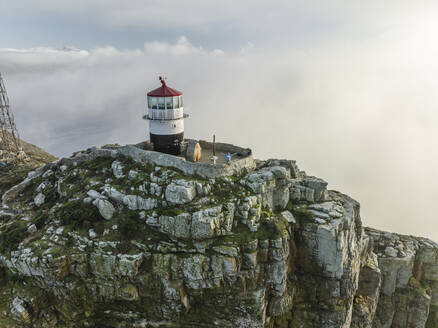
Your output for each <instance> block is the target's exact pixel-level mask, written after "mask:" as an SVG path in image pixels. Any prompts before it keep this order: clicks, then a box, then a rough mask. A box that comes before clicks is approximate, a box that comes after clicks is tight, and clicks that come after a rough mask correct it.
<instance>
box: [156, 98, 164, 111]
mask: <svg viewBox="0 0 438 328" xmlns="http://www.w3.org/2000/svg"><path fill="white" fill-rule="evenodd" d="M157 99H158V109H166V108H165V107H164V98H163V97H159V98H157Z"/></svg>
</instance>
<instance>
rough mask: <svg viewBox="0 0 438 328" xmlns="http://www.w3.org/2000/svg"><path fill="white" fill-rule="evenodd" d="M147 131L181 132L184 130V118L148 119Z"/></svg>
mask: <svg viewBox="0 0 438 328" xmlns="http://www.w3.org/2000/svg"><path fill="white" fill-rule="evenodd" d="M149 131H150V133H152V134H158V135H172V134H178V133H182V132H184V119H181V120H174V121H159V120H149Z"/></svg>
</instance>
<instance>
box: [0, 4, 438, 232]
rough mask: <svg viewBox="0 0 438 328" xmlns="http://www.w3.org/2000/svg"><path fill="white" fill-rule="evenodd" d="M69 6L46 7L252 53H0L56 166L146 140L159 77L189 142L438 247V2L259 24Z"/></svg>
mask: <svg viewBox="0 0 438 328" xmlns="http://www.w3.org/2000/svg"><path fill="white" fill-rule="evenodd" d="M20 3H22V1H21V2H20V1H18V2H14V4H12V5H11V7H10V8H9V9H7V10H9V11H13V10H14V8H15V10H18V9H17V8H18V7H17V6H19V5H20ZM72 3H73V2H69V1H66V2H63V3H62V4H61V3H60V2H54V1H48V0H47V1H42V2H41V3H40V5H41V6H42V7H41V8H43V9H44V8H45V9H47V10H50V11H51V12H52V13H56V14H57V15H60V16H62V17H64V16H65V17H67V16H69V17H70V16H71V17H76V16H77V17H80V18H81V19H84V17H85V16H87V17H92V18H93V19H92V20H95V21H97V22H98V24H102V25H105V24H106V25H111V28H116V27H120V26H127V25H135V26H143V25H147V26H155V27H156V26H157V25H160V24H161V25H166V28H170V29H172V28H174V29H180V30H181V29H182V30H184V29H185V30H188V31H190V29H191V28H193V29H197V30H198V32H197V33H200V32H199V31H204V32H205V33H206V34H205V35H206V36H209V35H211V34H210V32H211V33H213V35H216V34H215V33H217V34H218V35H219V34H221V33H223V32H224V31H225V30H226V29H227V28H230V30H228V34H226V35H225V34H221V35H220V36H218V38H219V39H220V38H222V39H224V38H225V37H229V38H230V39H233V37H234V36H233V33H230V32H233V31H234V30H236V31H244V32H245V34H244V35H245V39H246V40H247V41H245V42H242V43H241V45H240V46H239V47H235V48H233V49H227V48H223V47H221V46H215V42H214V40H215V39H214V38H213V41H212V40H209V41H205V42H195V41H192V40H191V38H188V37H184V36H181V34H179V36H178V37H177V38H175V39H174V40H173V41H169V40H168V39H160V38H157V39H151V41H148V42H146V43H144V45H143V46H141V47H126V48H123V47H118V46H116V45H110V46H100V47H91V48H89V49H88V50H84V49H77V48H74V47H70V48H64V49H56V48H51V47H34V48H31V47H29V48H19V49H13V48H1V49H0V71H2V72H3V73H4V78H5V80H6V86H7V88H8V92H9V95H10V98H11V103H12V106H13V109H14V111H15V114H16V120H17V124H18V127H19V129H20V133H21V135H22V136H23V137H24V138H25V139H27V140H29V141H31V142H33V143H35V144H38V145H40V146H43V147H44V148H46V149H47V150H49V151H51V152H53V153H54V154H56V155H59V156H63V155H68V154H69V153H71V152H73V151H76V150H78V149H82V148H87V147H90V146H93V145H102V144H105V143H113V142H119V143H122V144H123V143H133V142H138V141H140V140H143V139H145V138H147V134H148V130H147V122H145V121H142V119H141V115H142V114H143V110H144V107H145V95H146V92H147V91H148V90H151V89H153V88H155V87H157V86H158V80H157V77H158V75H165V76H167V77H168V83H169V85H171V86H172V87H174V88H176V89H179V90H182V91H183V92H184V97H185V104H186V110H187V112H188V113H190V114H191V117H190V118H189V119H188V120H187V122H186V135H187V136H188V137H195V138H203V139H210V138H211V137H212V135H213V134H216V136H217V138H218V139H219V140H220V141H224V142H233V143H236V144H239V145H243V146H248V147H251V148H253V150H254V153H255V155H256V156H257V157H259V158H268V157H283V158H290V159H296V160H297V161H298V164H299V165H300V167H302V168H305V169H306V170H307V171H308V173H309V174H312V175H317V176H320V177H323V178H325V179H326V180H328V181H329V183H330V187H331V188H333V189H338V190H342V191H343V192H346V193H348V194H350V195H352V196H353V197H354V198H356V199H358V200H359V201H360V202H361V204H362V216H363V220H364V222H365V224H366V225H370V226H374V227H378V228H382V229H387V230H391V231H398V232H401V233H407V234H417V235H425V236H429V237H431V238H433V239H435V240H438V229H436V228H437V224H436V223H435V211H434V207H433V204H434V203H435V198H436V196H437V192H436V190H438V188H437V187H438V182H437V181H438V174H437V173H436V170H435V168H436V167H437V164H438V152H437V150H436V146H435V143H436V140H437V139H438V130H437V129H436V126H437V124H438V114H437V110H436V109H437V106H438V94H437V92H436V85H437V82H438V81H437V79H438V78H437V76H438V63H437V62H436V58H437V55H438V44H437V43H436V42H435V38H436V32H437V31H438V23H436V20H435V18H434V17H435V16H436V5H435V4H433V3H432V2H427V1H423V2H420V3H419V4H416V5H413V4H412V3H411V2H403V1H401V2H397V5H394V3H393V2H389V4H388V3H385V4H382V3H381V2H373V1H372V2H371V3H368V4H366V5H363V4H362V5H360V4H351V3H349V4H347V3H346V2H345V1H334V2H332V3H331V4H330V6H328V5H326V6H325V7H324V6H323V5H321V4H320V3H317V2H310V3H309V4H307V5H306V6H304V5H298V4H297V3H294V2H284V3H282V6H283V7H282V8H283V9H284V10H272V8H271V7H270V6H269V5H266V4H265V3H262V2H260V3H258V2H257V3H256V4H253V6H255V9H254V10H252V11H251V10H249V11H248V9H247V8H245V2H243V3H240V2H239V3H236V4H235V7H233V10H231V9H230V8H231V5H230V6H224V7H223V8H222V7H221V8H219V7H216V6H215V5H214V4H209V5H201V4H199V6H195V5H193V6H192V7H191V8H192V11H190V12H189V10H188V9H187V8H185V6H176V7H175V8H174V7H172V6H165V5H164V4H163V5H159V4H158V2H157V3H153V4H150V3H148V5H144V2H143V1H133V3H132V6H129V8H127V9H123V8H120V5H119V2H117V1H112V0H111V1H105V4H106V5H107V6H106V9H105V10H99V9H102V6H103V4H102V3H100V2H99V1H91V2H87V3H89V5H87V6H85V5H84V6H81V5H78V6H74V8H73V5H72ZM196 3H197V2H196ZM70 5H71V6H70ZM246 5H248V3H246ZM84 8H86V9H84ZM166 8H167V9H168V11H166ZM226 8H228V9H226ZM146 9H147V10H146ZM23 10H24V12H26V10H30V9H23ZM84 10H85V11H86V13H85V12H84ZM227 10H228V11H227ZM245 10H246V11H245ZM118 11H119V13H118V14H117V12H118ZM146 11H147V12H146ZM244 12H245V13H244ZM178 14H180V15H183V16H184V17H189V18H190V19H187V20H186V19H184V20H183V19H178V16H177V15H178ZM75 15H76V16H75ZM288 15H289V16H290V17H288ZM111 17H115V18H114V19H110V18H111ZM145 17H148V18H149V17H155V18H153V19H144V18H145ZM157 17H163V19H164V20H159V19H158V18H157ZM142 18H143V21H142ZM288 19H290V20H291V21H293V22H291V23H290V24H287V23H286V22H287V21H288ZM239 20H241V22H239ZM309 22H312V23H315V24H312V26H309ZM218 24H219V25H221V27H217V25H218ZM318 24H319V25H318ZM227 26H228V27H227ZM251 31H252V32H251ZM259 31H261V32H260V33H256V32H259ZM300 31H304V32H303V33H302V34H301V33H300ZM242 33H243V32H242ZM255 35H258V36H257V37H256V38H255V39H254V38H252V36H255ZM288 35H290V37H288ZM196 39H199V35H198V36H197V37H196ZM206 39H207V37H206ZM262 41H263V42H262ZM220 43H221V42H218V44H220Z"/></svg>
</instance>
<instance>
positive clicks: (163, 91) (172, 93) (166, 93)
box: [148, 76, 182, 97]
mask: <svg viewBox="0 0 438 328" xmlns="http://www.w3.org/2000/svg"><path fill="white" fill-rule="evenodd" d="M159 79H160V82H161V87H159V88H157V89H155V90H152V91H151V92H148V96H151V97H176V96H182V92H181V91H178V90H175V89H172V88H169V87H168V86H167V84H166V81H164V79H163V78H162V77H161V76H160V77H159Z"/></svg>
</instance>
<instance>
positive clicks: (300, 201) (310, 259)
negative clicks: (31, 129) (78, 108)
mask: <svg viewBox="0 0 438 328" xmlns="http://www.w3.org/2000/svg"><path fill="white" fill-rule="evenodd" d="M179 161H180V160H179V159H176V158H174V157H173V156H168V155H166V156H161V155H160V156H158V155H157V153H154V152H147V151H143V150H139V149H138V148H135V147H132V146H131V147H120V148H114V147H112V148H108V149H90V150H88V151H84V152H80V153H78V154H76V155H75V156H74V157H72V158H68V159H61V160H59V161H57V162H52V163H49V164H46V165H45V166H43V167H40V168H38V169H37V170H35V171H32V172H29V174H28V176H27V178H25V179H24V180H23V181H22V182H20V183H19V184H17V185H15V186H13V187H10V186H9V187H8V188H7V189H8V190H7V191H5V192H4V193H3V198H2V201H3V210H2V212H1V218H0V326H1V327H296V328H320V327H324V328H335V327H336V328H338V327H339V328H341V327H342V328H348V327H352V328H365V327H373V328H420V327H427V328H434V327H438V258H437V256H438V245H436V244H435V243H433V242H431V241H430V240H427V239H424V238H415V237H410V236H401V235H397V234H392V233H386V232H381V231H377V230H373V229H367V228H363V227H362V223H361V219H360V213H359V209H360V206H359V203H358V202H356V201H355V200H353V199H351V198H350V197H348V196H346V195H344V194H341V193H339V192H336V191H329V190H327V183H326V182H325V181H323V180H321V179H319V178H316V177H312V176H308V175H306V174H305V173H304V172H302V171H300V170H299V169H298V167H297V165H296V164H295V162H294V161H289V160H267V161H253V162H250V161H248V160H247V161H246V162H245V163H244V164H242V165H241V166H240V168H239V169H236V170H234V168H233V169H232V170H231V169H229V168H228V169H227V170H224V171H221V172H219V173H220V174H219V173H217V172H213V171H211V170H210V171H208V170H209V169H207V168H206V169H205V170H207V171H205V170H203V169H198V168H199V167H195V169H193V170H192V168H193V166H190V165H188V164H187V163H182V162H181V163H179ZM193 165H196V164H193ZM191 170H192V171H191ZM233 170H234V171H233ZM222 173H223V174H222ZM213 176H214V177H213Z"/></svg>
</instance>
